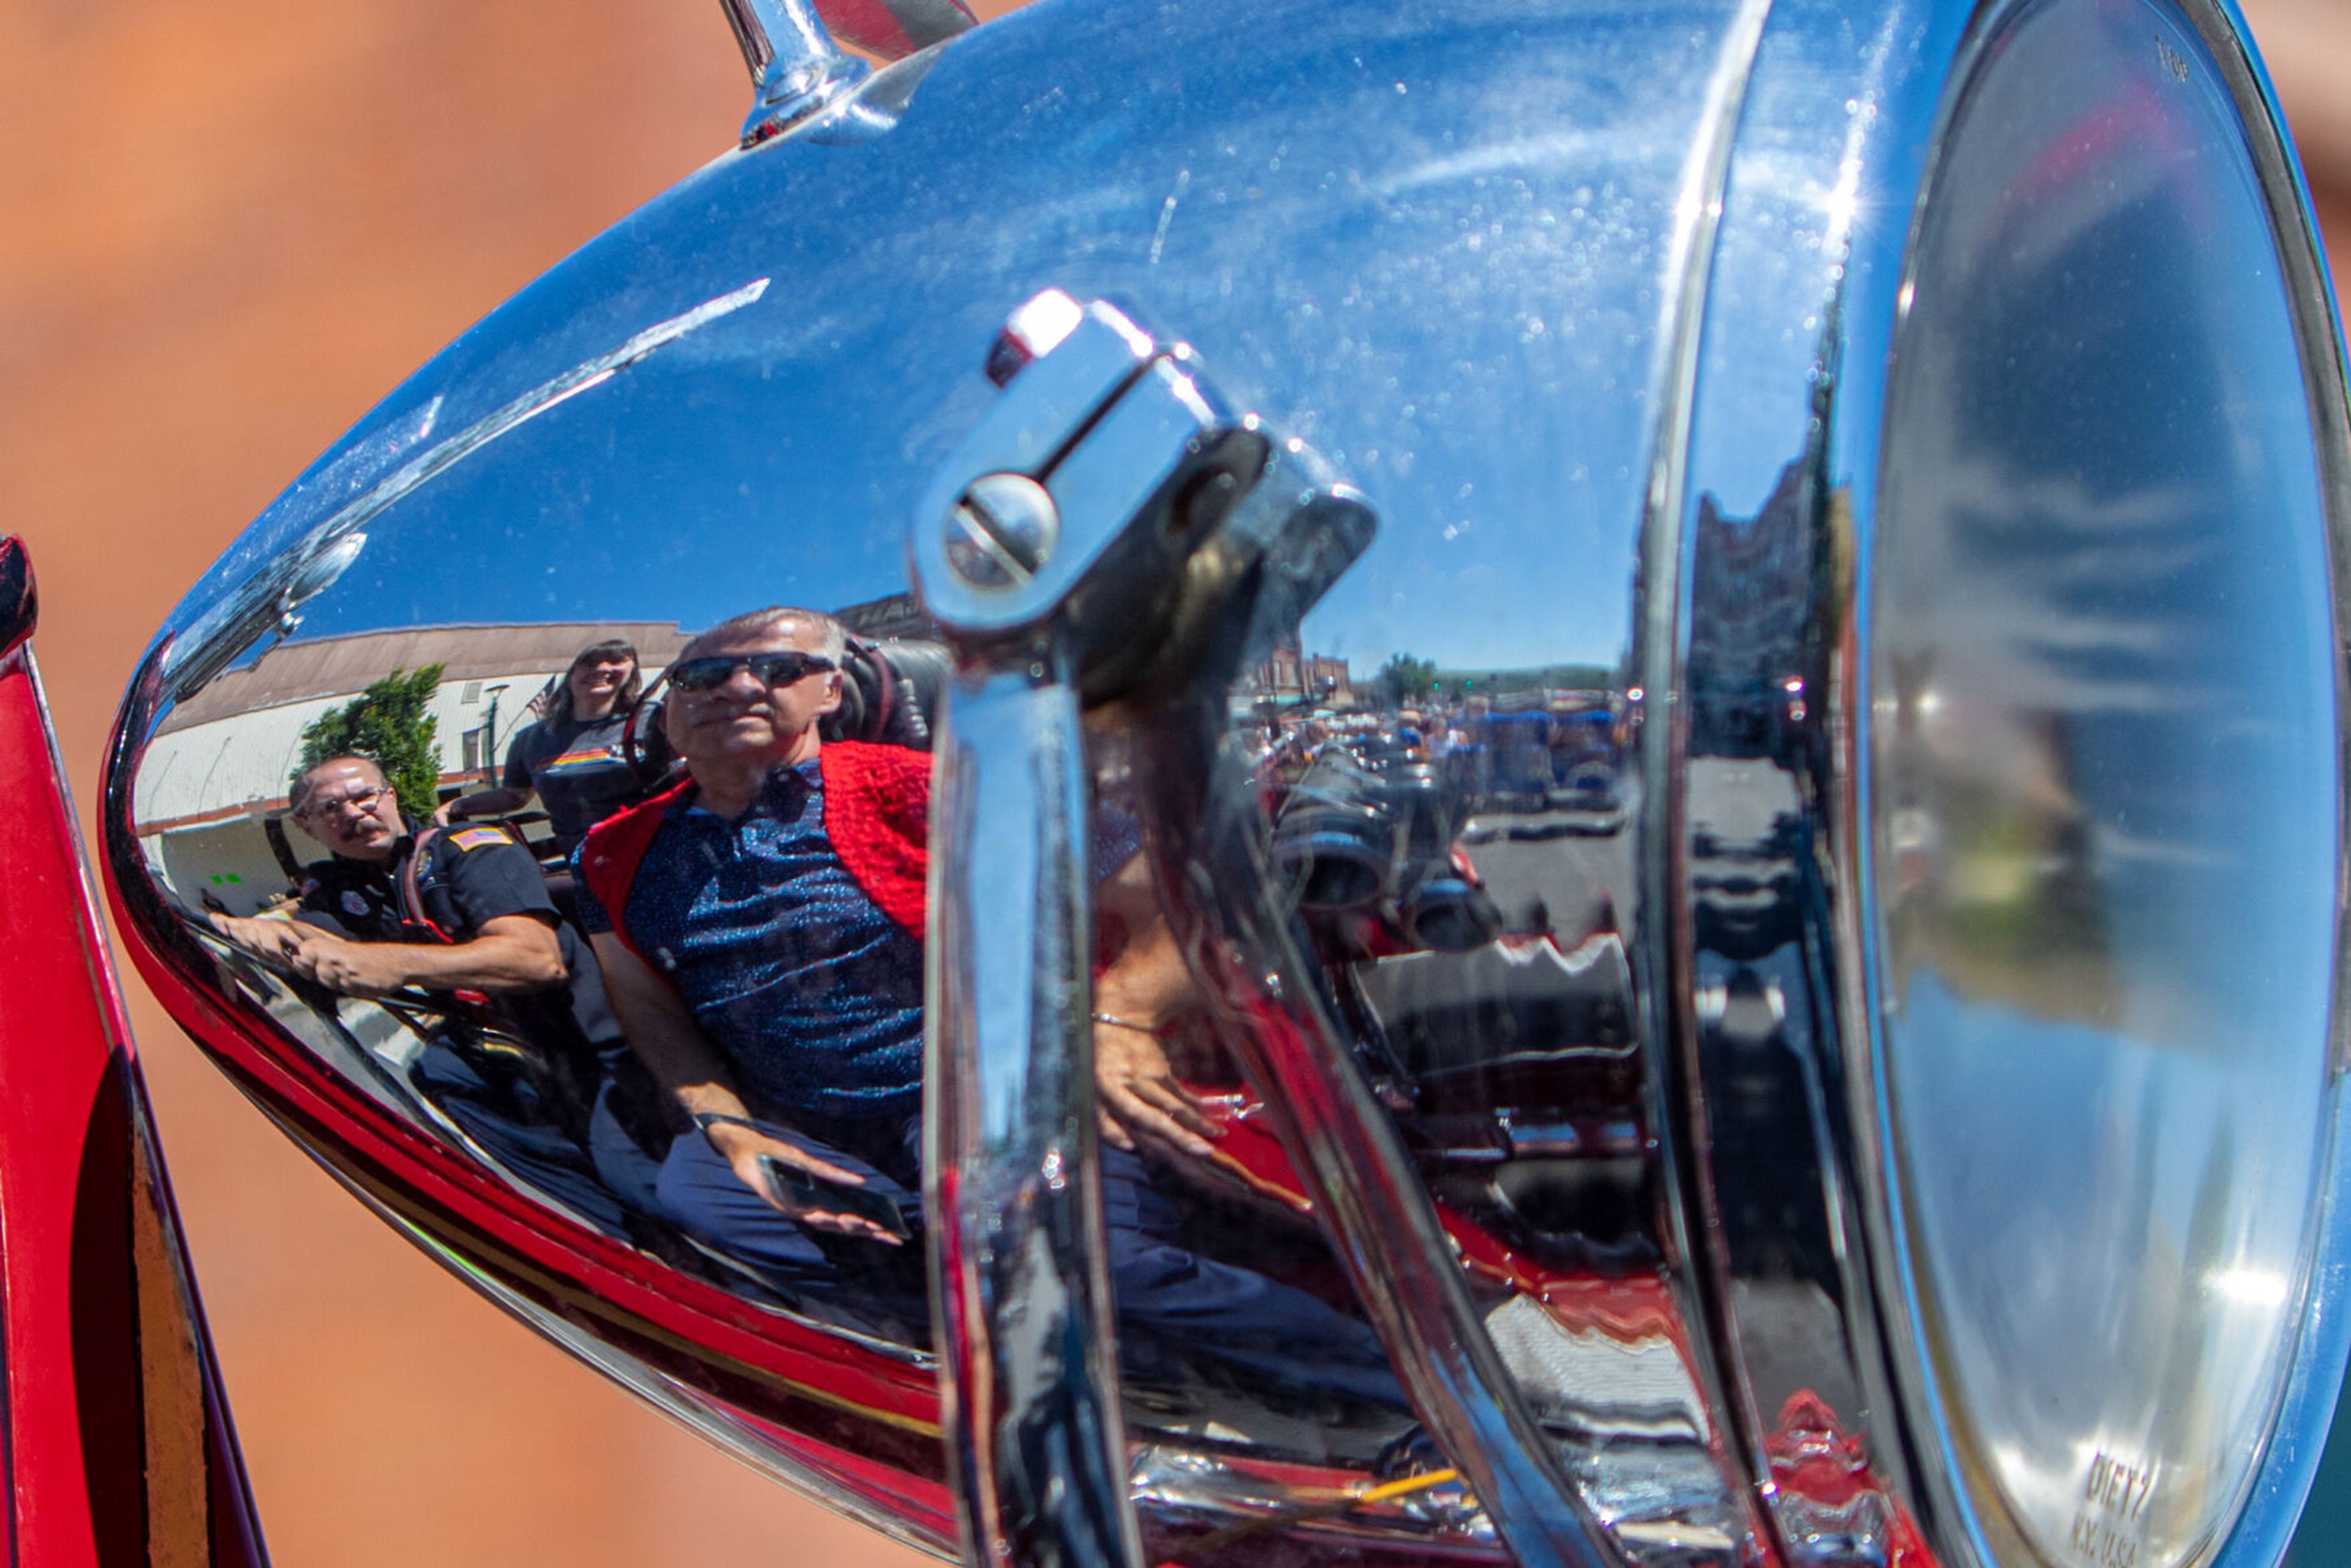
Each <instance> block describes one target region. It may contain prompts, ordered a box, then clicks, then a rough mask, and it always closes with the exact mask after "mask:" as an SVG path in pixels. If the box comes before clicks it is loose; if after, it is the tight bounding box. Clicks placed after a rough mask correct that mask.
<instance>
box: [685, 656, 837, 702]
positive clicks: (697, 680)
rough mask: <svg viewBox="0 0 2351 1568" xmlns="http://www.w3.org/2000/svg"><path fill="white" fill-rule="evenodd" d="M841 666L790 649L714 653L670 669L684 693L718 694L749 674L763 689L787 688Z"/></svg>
mask: <svg viewBox="0 0 2351 1568" xmlns="http://www.w3.org/2000/svg"><path fill="white" fill-rule="evenodd" d="M839 668H841V666H840V665H839V664H835V663H833V662H832V661H831V659H828V658H826V657H825V656H824V655H823V654H821V653H801V652H800V651H799V650H798V649H797V648H788V649H786V650H785V651H784V652H782V653H713V654H710V655H709V656H707V657H706V658H700V659H681V660H679V661H678V662H677V663H676V664H672V665H671V666H670V667H669V684H670V685H674V686H675V687H676V688H677V689H678V690H679V691H682V692H711V691H716V690H717V689H718V688H719V687H720V686H723V685H726V683H727V682H728V681H731V680H733V679H734V678H735V672H736V671H737V670H748V671H750V672H751V677H752V679H754V680H756V681H758V683H759V684H760V685H767V686H788V685H791V684H792V683H793V682H794V681H801V680H806V679H807V678H808V677H809V676H810V675H814V674H822V673H825V672H827V671H831V670H837V669H839Z"/></svg>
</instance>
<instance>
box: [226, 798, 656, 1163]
mask: <svg viewBox="0 0 2351 1568" xmlns="http://www.w3.org/2000/svg"><path fill="white" fill-rule="evenodd" d="M287 803H288V805H289V806H290V807H291V808H292V814H293V818H294V821H296V822H297V823H298V824H299V825H300V826H301V828H302V830H303V831H305V832H307V833H308V834H309V835H310V836H311V837H312V838H314V839H316V840H318V841H319V843H321V844H323V845H325V846H326V848H327V849H328V850H329V852H330V854H329V858H328V859H326V860H323V861H319V862H316V863H314V864H312V865H310V866H308V867H306V868H305V870H304V874H303V883H302V892H301V901H300V904H299V905H298V908H297V910H296V912H295V915H294V918H293V919H291V920H281V919H275V918H269V917H250V918H244V919H239V918H235V917H233V916H229V915H213V916H212V917H211V920H212V925H213V928H214V930H216V931H218V932H219V933H220V934H221V935H222V936H225V937H226V938H228V939H229V940H230V941H231V942H234V943H235V944H236V945H237V946H240V947H243V948H245V949H246V951H248V952H251V953H255V954H257V955H259V956H262V957H265V958H269V959H273V960H276V961H277V962H280V963H283V964H285V965H286V966H287V967H289V968H291V969H292V970H294V971H295V972H296V973H297V974H299V975H302V976H305V977H308V978H309V979H312V980H315V981H317V982H318V983H319V985H321V986H324V987H325V988H328V989H329V990H331V991H337V992H340V993H341V994H343V995H345V996H352V997H371V998H392V997H393V996H396V995H398V994H400V993H403V992H419V991H421V992H423V993H425V995H426V997H427V998H429V999H430V1001H431V1003H432V1005H433V1006H434V1009H435V1010H437V1011H441V1012H444V1013H447V1012H454V1011H474V1010H479V1011H482V1012H486V1015H487V1016H488V1018H489V1019H490V1020H491V1021H493V1022H495V1023H496V1024H497V1025H499V1026H501V1027H503V1028H504V1029H506V1030H509V1031H510V1032H512V1033H514V1034H516V1035H517V1036H519V1037H521V1038H522V1039H523V1040H527V1041H528V1042H529V1043H530V1044H531V1045H532V1046H534V1047H536V1048H537V1049H538V1051H540V1052H542V1053H545V1055H546V1056H547V1057H548V1058H549V1059H550V1060H551V1061H555V1062H558V1063H560V1064H561V1065H560V1071H563V1072H564V1073H566V1074H567V1075H568V1076H569V1078H570V1079H571V1081H572V1082H573V1084H574V1085H575V1087H584V1082H585V1078H586V1076H587V1075H588V1074H590V1073H591V1072H592V1071H593V1061H592V1058H593V1056H594V1054H595V1053H596V1052H597V1051H600V1050H602V1049H604V1048H606V1047H609V1046H613V1045H617V1044H618V1043H619V1040H620V1030H619V1028H618V1026H617V1025H616V1024H615V1023H614V1022H613V1019H612V1016H611V1008H610V1006H609V1005H608V1004H607V1002H606V1000H605V998H604V988H603V985H602V982H601V978H600V977H599V976H598V974H597V970H596V964H595V959H594V957H593V956H591V955H590V953H589V952H588V950H587V948H586V946H585V944H583V943H582V942H581V941H580V938H579V936H578V935H577V934H575V933H574V932H573V931H572V930H571V928H570V927H569V926H568V925H562V924H560V923H559V921H558V920H557V918H556V914H555V908H554V905H553V904H550V903H549V901H548V896H547V887H546V883H545V882H544V881H543V880H542V879H541V877H540V874H539V870H538V862H536V861H535V860H533V859H532V858H531V855H530V852H528V850H525V849H524V848H523V847H522V846H521V845H519V844H517V843H516V842H515V841H514V840H512V839H511V838H509V837H507V834H506V833H505V832H504V831H502V830H500V829H496V828H459V829H456V830H455V831H445V832H442V831H436V832H433V833H431V834H430V835H429V837H427V838H425V840H424V841H423V845H422V847H421V848H420V843H419V832H418V825H417V824H416V823H414V822H412V821H409V820H408V819H407V818H405V817H404V816H402V812H401V810H400V797H399V795H398V794H397V793H396V792H395V791H394V790H393V789H392V786H391V785H390V784H389V783H387V782H386V781H385V779H384V776H383V772H382V770H381V768H378V767H377V766H376V765H375V764H374V763H373V762H371V761H370V760H369V759H368V758H364V757H333V758H328V759H327V760H326V761H324V762H320V763H319V764H317V765H316V766H315V767H312V768H308V769H307V770H306V771H305V772H304V773H303V774H302V775H301V777H300V778H298V779H296V780H295V782H294V787H293V789H291V790H290V791H289V792H288V800H287ZM462 992H473V993H478V994H479V996H480V997H481V998H483V1001H482V1002H481V1003H479V1004H476V1007H475V1008H473V1009H469V1008H467V1007H466V1006H465V1004H463V1003H461V1002H460V1001H459V1000H458V997H457V993H462ZM445 1055H446V1052H445V1048H441V1049H439V1050H437V1051H435V1052H434V1053H433V1054H432V1059H431V1060H430V1061H427V1062H426V1063H424V1064H423V1070H424V1071H426V1072H427V1074H428V1076H432V1077H433V1078H434V1082H433V1083H432V1085H431V1086H432V1087H434V1088H435V1089H438V1090H442V1091H446V1092H465V1093H470V1092H475V1091H476V1090H477V1089H478V1088H479V1087H480V1085H479V1083H478V1081H477V1080H476V1079H475V1076H474V1075H473V1074H472V1071H471V1070H470V1069H467V1068H464V1067H463V1066H462V1064H459V1063H456V1062H455V1061H448V1060H445ZM559 1113H560V1114H565V1115H567V1116H568V1118H569V1120H571V1121H573V1122H575V1123H579V1124H582V1125H584V1120H583V1119H582V1116H581V1114H580V1108H579V1107H576V1106H567V1107H563V1108H561V1111H560V1112H559ZM469 1130H470V1129H469ZM575 1130H576V1129H575Z"/></svg>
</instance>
